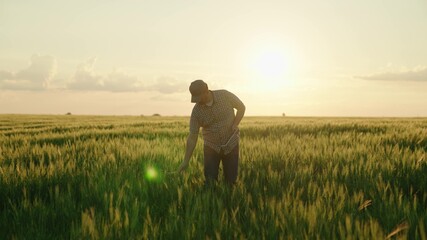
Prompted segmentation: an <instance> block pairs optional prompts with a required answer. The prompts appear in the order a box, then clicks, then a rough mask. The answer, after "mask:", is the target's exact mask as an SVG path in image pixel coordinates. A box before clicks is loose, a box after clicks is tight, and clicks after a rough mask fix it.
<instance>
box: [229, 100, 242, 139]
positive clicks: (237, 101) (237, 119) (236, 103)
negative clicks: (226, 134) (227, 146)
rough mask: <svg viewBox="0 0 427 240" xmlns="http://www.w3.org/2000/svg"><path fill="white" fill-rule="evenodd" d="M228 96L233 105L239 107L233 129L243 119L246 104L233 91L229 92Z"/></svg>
mask: <svg viewBox="0 0 427 240" xmlns="http://www.w3.org/2000/svg"><path fill="white" fill-rule="evenodd" d="M228 93H229V94H228V98H229V100H230V102H231V106H233V108H235V109H237V112H236V117H235V118H234V122H233V126H232V129H233V131H234V130H236V129H237V127H238V126H239V123H240V121H242V118H243V116H244V115H245V111H246V107H245V104H243V102H242V101H241V100H240V99H239V98H238V97H237V96H236V95H234V94H233V93H231V92H228Z"/></svg>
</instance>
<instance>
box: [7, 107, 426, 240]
mask: <svg viewBox="0 0 427 240" xmlns="http://www.w3.org/2000/svg"><path fill="white" fill-rule="evenodd" d="M188 121H189V119H188V118H185V117H156V118H154V117H130V116H129V117H107V116H104V117H101V116H36V115H0V235H1V236H3V237H4V238H5V239H70V238H71V239H117V238H121V239H129V238H131V239H142V238H143V239H147V238H150V239H152V238H155V239H205V238H206V239H207V238H209V239H222V238H225V239H230V238H231V239H307V238H309V239H313V238H315V239H316V238H318V239H343V238H345V239H353V238H355V239H378V238H382V239H384V238H387V237H388V238H403V239H405V238H410V239H426V231H425V229H426V226H427V211H426V206H427V192H426V189H427V175H426V173H427V163H426V161H427V156H426V151H427V119H425V118H411V119H399V118H372V119H368V118H289V117H285V118H282V117H277V118H274V117H264V118H262V117H246V118H244V120H243V121H242V123H241V144H240V146H241V147H240V151H241V157H240V165H239V179H238V182H237V184H236V185H235V186H234V187H233V188H229V187H227V185H225V184H223V182H222V180H220V182H219V183H218V184H216V185H214V186H211V187H204V186H203V181H204V179H203V149H202V145H203V141H202V139H201V137H200V139H199V142H198V146H197V147H196V150H195V152H194V154H193V159H192V161H191V163H190V168H189V169H188V171H187V172H186V173H185V174H183V175H179V174H171V173H170V172H172V171H175V170H176V169H177V167H178V166H179V164H180V163H181V161H182V158H183V155H184V150H185V140H186V136H187V132H188ZM147 175H150V176H151V177H147Z"/></svg>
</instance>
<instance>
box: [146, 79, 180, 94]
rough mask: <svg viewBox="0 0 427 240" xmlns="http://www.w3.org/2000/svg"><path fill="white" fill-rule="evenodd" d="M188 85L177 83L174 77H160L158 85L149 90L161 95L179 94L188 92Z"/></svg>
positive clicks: (155, 84)
mask: <svg viewBox="0 0 427 240" xmlns="http://www.w3.org/2000/svg"><path fill="white" fill-rule="evenodd" d="M187 89H188V84H186V83H184V82H180V81H177V80H176V79H174V78H172V77H160V78H158V79H157V81H156V83H154V84H153V85H151V86H149V87H147V90H152V91H158V92H160V93H177V92H184V91H187Z"/></svg>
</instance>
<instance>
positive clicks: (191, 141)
mask: <svg viewBox="0 0 427 240" xmlns="http://www.w3.org/2000/svg"><path fill="white" fill-rule="evenodd" d="M197 139H198V134H196V133H190V134H189V135H188V138H187V146H186V149H185V156H184V161H183V162H182V163H181V165H180V166H179V168H178V172H183V171H184V170H185V169H187V167H188V164H189V163H190V159H191V155H193V151H194V148H195V147H196V144H197Z"/></svg>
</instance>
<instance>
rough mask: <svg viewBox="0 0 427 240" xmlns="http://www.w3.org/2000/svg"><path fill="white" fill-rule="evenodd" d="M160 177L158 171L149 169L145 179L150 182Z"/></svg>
mask: <svg viewBox="0 0 427 240" xmlns="http://www.w3.org/2000/svg"><path fill="white" fill-rule="evenodd" d="M158 175H159V174H158V173H157V170H156V169H155V168H153V167H148V168H147V170H146V171H145V178H146V179H147V180H149V181H153V180H156V179H157V177H158Z"/></svg>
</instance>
